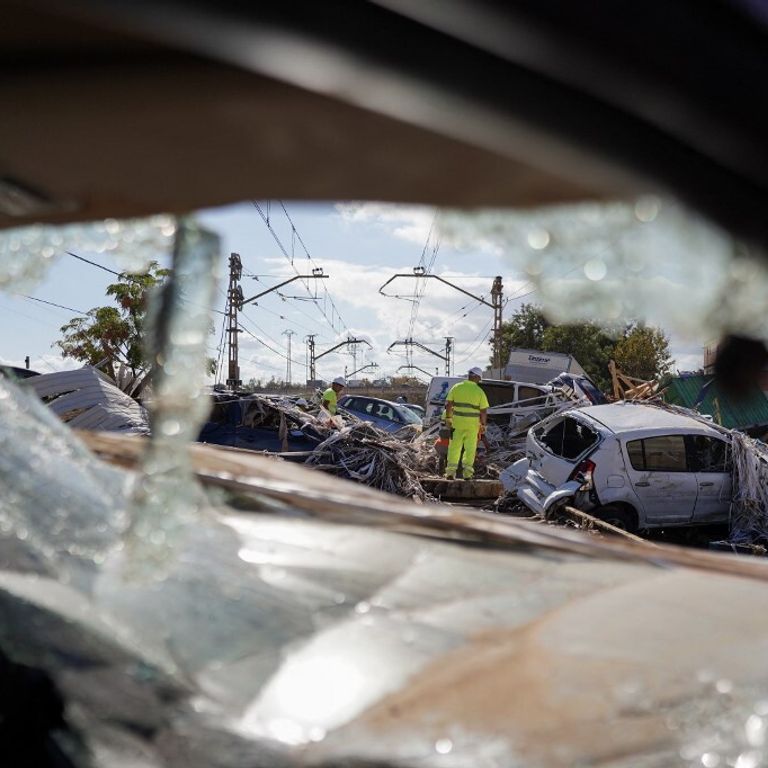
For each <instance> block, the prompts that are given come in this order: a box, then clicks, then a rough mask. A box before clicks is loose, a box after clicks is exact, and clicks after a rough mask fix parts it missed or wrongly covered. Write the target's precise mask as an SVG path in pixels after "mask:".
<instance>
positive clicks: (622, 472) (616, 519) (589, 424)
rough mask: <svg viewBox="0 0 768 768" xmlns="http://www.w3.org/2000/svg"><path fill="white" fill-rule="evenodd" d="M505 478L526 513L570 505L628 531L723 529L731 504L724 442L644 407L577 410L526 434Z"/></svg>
mask: <svg viewBox="0 0 768 768" xmlns="http://www.w3.org/2000/svg"><path fill="white" fill-rule="evenodd" d="M504 475H505V477H503V478H502V480H503V482H504V483H505V486H506V487H507V488H508V489H512V488H514V489H515V490H516V491H517V497H518V498H519V500H520V501H521V502H522V503H523V504H525V506H526V507H528V508H529V509H531V510H532V511H534V512H537V513H539V514H542V515H544V516H551V515H552V513H553V511H554V510H555V509H556V508H557V507H558V506H559V505H561V504H564V503H569V504H572V505H573V506H575V507H576V508H578V509H581V510H584V511H587V512H590V513H591V514H594V515H596V516H597V517H600V518H601V519H603V520H605V521H607V522H610V523H612V524H613V525H616V526H618V527H620V528H623V529H625V530H628V531H634V530H638V529H649V528H661V527H669V526H677V525H703V524H710V523H724V522H727V521H728V519H729V514H730V505H731V458H730V445H729V442H728V438H727V435H725V434H723V433H722V432H720V431H718V430H717V429H715V428H714V427H710V426H708V425H707V424H706V423H704V422H702V421H699V420H697V419H694V418H690V417H688V416H685V415H682V414H679V413H676V412H672V411H667V410H665V409H663V408H658V407H655V406H649V405H641V404H639V403H629V402H626V403H625V402H621V403H613V404H611V405H597V406H592V407H588V408H581V409H575V410H571V411H567V412H565V413H563V414H559V415H557V416H553V417H550V418H549V419H545V420H544V421H542V422H541V423H540V424H538V425H536V426H535V427H533V428H531V429H530V430H529V432H528V437H527V443H526V457H525V458H523V459H520V460H519V461H517V462H516V463H515V464H513V465H512V466H511V467H509V469H508V470H507V471H506V472H505V473H504Z"/></svg>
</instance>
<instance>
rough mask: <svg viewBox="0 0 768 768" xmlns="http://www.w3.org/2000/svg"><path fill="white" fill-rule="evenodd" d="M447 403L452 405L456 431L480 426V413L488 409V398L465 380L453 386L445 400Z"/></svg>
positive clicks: (473, 382) (478, 387) (481, 390)
mask: <svg viewBox="0 0 768 768" xmlns="http://www.w3.org/2000/svg"><path fill="white" fill-rule="evenodd" d="M445 401H446V402H447V403H453V414H452V418H453V426H454V427H455V428H457V429H461V428H462V427H466V428H469V427H471V426H473V425H474V426H475V428H477V427H478V426H479V424H480V411H485V410H487V408H488V398H487V397H486V394H485V392H483V389H482V387H481V386H480V385H479V384H478V383H477V382H476V381H471V380H469V379H467V380H466V381H460V382H459V383H458V384H454V385H453V386H452V387H451V389H450V390H449V392H448V396H447V397H446V398H445Z"/></svg>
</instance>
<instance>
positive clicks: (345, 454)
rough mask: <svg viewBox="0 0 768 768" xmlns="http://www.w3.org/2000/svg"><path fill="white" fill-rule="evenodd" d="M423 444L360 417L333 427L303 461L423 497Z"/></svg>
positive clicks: (382, 487) (388, 489)
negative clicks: (339, 426)
mask: <svg viewBox="0 0 768 768" xmlns="http://www.w3.org/2000/svg"><path fill="white" fill-rule="evenodd" d="M425 446H426V441H419V440H416V441H411V442H408V441H406V440H402V439H399V438H398V437H397V436H396V435H393V434H391V433H388V432H384V431H383V430H381V429H378V428H377V427H375V426H374V425H373V424H370V423H368V422H365V421H360V422H357V423H353V424H350V425H348V426H346V427H344V428H343V429H341V430H339V431H334V432H333V434H331V435H330V436H329V437H328V438H327V439H326V440H324V441H323V442H322V443H321V444H320V445H318V446H317V447H316V448H315V449H314V450H313V451H312V453H311V455H310V456H309V457H308V458H307V460H306V464H308V465H309V466H312V467H315V468H316V469H320V470H322V471H323V472H328V473H329V474H332V475H335V476H337V477H345V478H347V479H349V480H356V481H358V482H360V483H364V484H365V485H367V486H369V487H371V488H378V489H379V490H381V491H386V492H387V493H393V494H396V495H398V496H405V497H408V498H411V499H415V500H419V501H426V500H428V499H430V498H431V497H430V495H429V494H428V493H427V492H426V491H425V490H424V488H423V487H422V485H421V480H420V478H421V477H423V476H424V469H423V468H424V462H425V458H427V457H426V451H425ZM432 452H433V453H434V450H433V451H432Z"/></svg>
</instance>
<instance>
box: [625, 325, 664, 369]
mask: <svg viewBox="0 0 768 768" xmlns="http://www.w3.org/2000/svg"><path fill="white" fill-rule="evenodd" d="M613 359H614V360H615V361H616V365H617V366H618V367H619V369H620V370H621V371H622V372H623V373H625V374H626V375H627V376H632V377H633V378H637V379H646V380H647V379H655V378H657V377H659V376H663V375H664V374H665V373H668V372H669V369H670V367H671V365H672V359H671V357H670V354H669V339H668V338H667V336H666V335H665V334H664V331H662V330H661V329H660V328H648V327H646V326H644V325H633V326H629V327H628V328H627V329H626V331H625V332H624V335H623V337H622V338H620V339H619V340H618V342H617V343H616V348H615V349H614V351H613Z"/></svg>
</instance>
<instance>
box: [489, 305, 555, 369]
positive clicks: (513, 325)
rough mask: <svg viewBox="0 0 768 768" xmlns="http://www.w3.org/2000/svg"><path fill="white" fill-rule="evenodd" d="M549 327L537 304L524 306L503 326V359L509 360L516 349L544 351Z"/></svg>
mask: <svg viewBox="0 0 768 768" xmlns="http://www.w3.org/2000/svg"><path fill="white" fill-rule="evenodd" d="M549 325H550V323H549V321H548V320H547V318H546V317H545V316H544V312H543V311H542V310H541V308H540V307H537V306H536V305H535V304H522V305H521V306H520V308H519V309H518V310H517V311H516V312H515V313H514V314H513V315H512V317H510V318H509V320H507V321H506V322H505V323H503V324H502V326H501V359H502V360H504V361H505V360H508V359H509V351H510V350H511V349H512V348H514V347H520V348H522V349H543V347H542V344H543V338H544V331H546V330H547V328H548V327H549ZM491 364H493V360H491Z"/></svg>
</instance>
